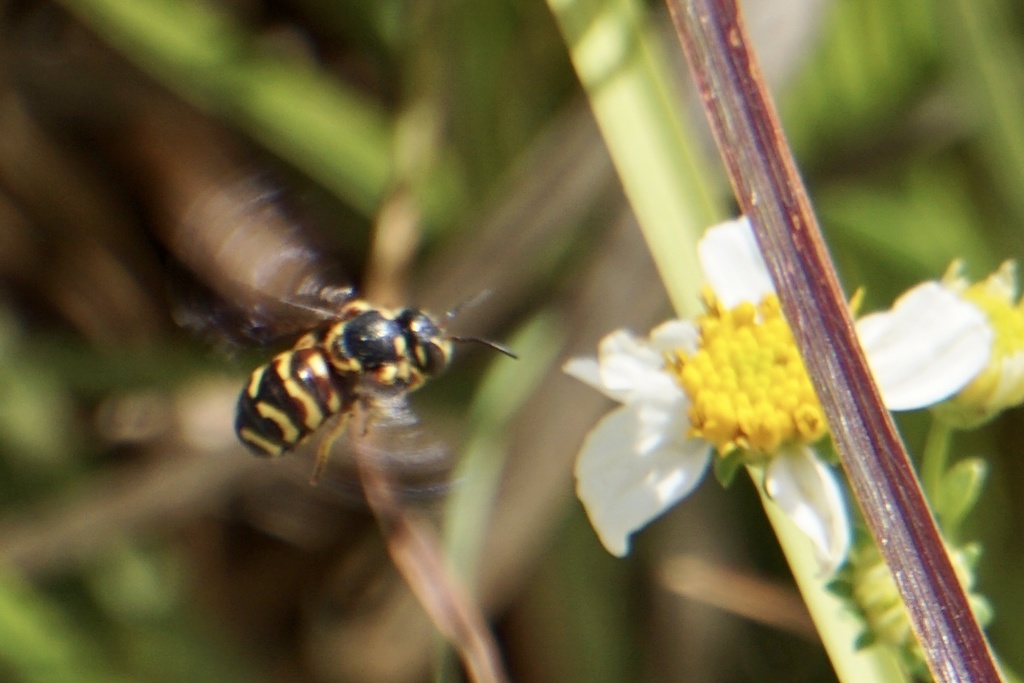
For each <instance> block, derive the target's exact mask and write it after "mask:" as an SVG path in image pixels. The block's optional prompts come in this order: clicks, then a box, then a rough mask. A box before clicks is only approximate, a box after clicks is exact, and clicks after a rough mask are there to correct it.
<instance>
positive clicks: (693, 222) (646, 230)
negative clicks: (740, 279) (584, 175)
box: [548, 0, 722, 315]
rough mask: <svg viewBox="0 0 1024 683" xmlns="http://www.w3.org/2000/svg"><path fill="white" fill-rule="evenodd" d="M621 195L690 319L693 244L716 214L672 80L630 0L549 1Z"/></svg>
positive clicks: (696, 282) (695, 275) (696, 277)
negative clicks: (616, 173) (616, 178)
mask: <svg viewBox="0 0 1024 683" xmlns="http://www.w3.org/2000/svg"><path fill="white" fill-rule="evenodd" d="M548 5H549V6H550V7H551V12H552V13H553V14H554V15H555V18H556V19H557V21H558V25H559V28H560V29H561V31H562V35H563V36H564V38H565V42H566V45H567V46H568V48H569V54H570V57H571V58H572V62H573V66H574V67H575V69H576V73H577V74H578V75H579V79H580V82H581V83H582V85H583V88H584V90H585V91H586V93H587V98H588V99H589V100H590V106H591V109H592V110H593V112H594V116H595V117H596V118H597V123H598V126H599V127H600V129H601V134H602V136H603V137H604V141H605V144H606V145H607V146H608V150H609V152H610V153H611V156H612V161H613V162H614V163H615V167H616V170H617V171H618V174H619V179H620V180H621V181H622V186H623V189H624V190H625V192H626V196H627V197H628V198H629V202H630V205H631V206H632V207H633V212H634V213H635V214H636V217H637V220H638V221H639V223H640V228H641V230H642V231H643V234H644V238H645V239H646V240H647V244H648V246H649V247H650V251H651V255H652V256H653V257H654V262H655V264H656V265H657V267H658V271H659V273H660V274H661V278H662V280H663V281H664V283H665V289H666V290H667V291H668V294H669V297H670V298H671V299H672V303H673V305H674V306H675V309H676V311H677V312H678V313H679V314H680V315H689V314H693V313H696V307H697V301H698V300H699V299H698V291H699V287H700V269H699V268H698V266H697V257H696V252H695V250H694V248H693V245H694V244H696V242H697V238H698V237H699V236H700V234H701V233H702V232H703V230H704V228H706V227H707V226H709V225H711V223H712V222H713V221H714V220H715V219H716V218H718V217H719V216H720V215H721V213H722V209H721V206H720V205H719V202H717V201H716V200H715V198H714V197H715V188H714V186H715V184H716V183H715V181H712V180H711V179H712V178H713V177H715V174H713V173H711V172H710V171H709V169H708V168H707V164H706V163H705V162H704V160H702V159H701V158H700V156H699V155H698V154H697V153H696V152H695V150H694V147H695V146H694V145H693V139H694V138H693V136H691V135H690V133H689V131H687V130H686V129H685V124H686V120H687V118H688V117H687V115H686V112H685V110H684V108H683V106H682V102H683V99H682V97H681V96H680V93H679V92H678V91H677V87H676V80H677V77H676V75H674V74H672V73H671V72H670V71H669V70H668V69H667V68H666V67H665V66H664V65H665V64H668V63H669V60H668V58H667V56H666V55H664V54H663V52H664V46H663V45H662V44H661V43H660V42H659V40H658V36H659V35H660V34H658V33H657V32H655V31H653V30H652V29H651V27H650V26H648V25H646V23H645V22H644V16H645V14H644V7H643V5H642V3H639V2H636V1H635V0H548Z"/></svg>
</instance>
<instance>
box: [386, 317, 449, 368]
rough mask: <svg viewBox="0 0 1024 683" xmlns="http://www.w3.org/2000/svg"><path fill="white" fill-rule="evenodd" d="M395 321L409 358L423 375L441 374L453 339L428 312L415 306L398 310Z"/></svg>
mask: <svg viewBox="0 0 1024 683" xmlns="http://www.w3.org/2000/svg"><path fill="white" fill-rule="evenodd" d="M395 322H397V323H398V324H399V326H401V328H402V331H403V333H404V336H405V342H406V345H407V346H408V350H409V360H410V361H412V363H413V364H414V365H415V366H416V368H417V369H418V370H419V371H420V372H422V373H423V375H424V376H426V377H433V376H435V375H438V374H440V373H441V372H443V371H444V369H445V368H447V367H448V363H450V362H451V359H452V339H451V337H448V336H447V335H446V334H445V331H444V328H443V327H442V326H441V325H439V324H438V323H437V322H436V321H435V320H434V319H433V318H432V317H431V316H430V315H428V314H427V313H425V312H424V311H421V310H420V309H418V308H405V309H402V310H401V311H399V313H398V315H397V316H396V317H395Z"/></svg>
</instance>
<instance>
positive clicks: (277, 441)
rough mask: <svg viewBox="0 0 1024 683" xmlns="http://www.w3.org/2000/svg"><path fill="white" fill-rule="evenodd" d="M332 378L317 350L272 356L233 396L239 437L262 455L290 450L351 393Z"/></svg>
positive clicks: (339, 408)
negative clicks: (238, 393)
mask: <svg viewBox="0 0 1024 683" xmlns="http://www.w3.org/2000/svg"><path fill="white" fill-rule="evenodd" d="M337 377H338V375H337V373H335V372H334V371H333V370H332V369H331V366H330V364H329V363H328V362H327V360H326V358H325V356H324V351H323V350H322V349H319V348H302V349H293V350H291V351H285V352H283V353H280V354H278V355H277V356H274V358H273V359H271V361H270V362H269V363H267V364H266V365H264V366H262V367H259V368H257V369H256V370H255V371H254V372H253V373H252V375H251V376H250V378H249V383H248V384H247V385H246V387H245V389H243V390H242V394H241V395H240V396H239V397H238V411H237V414H236V417H235V432H236V433H237V434H238V438H239V439H240V440H241V441H242V442H243V443H244V444H245V445H246V446H248V447H249V449H250V450H252V451H253V452H254V453H256V454H257V455H262V456H268V457H272V456H277V455H281V454H282V453H285V452H287V451H290V450H292V449H294V448H295V447H296V446H298V445H299V444H300V443H302V441H303V440H305V438H306V437H307V436H309V435H310V434H311V433H312V432H314V431H315V430H316V429H317V428H318V427H320V425H322V424H323V423H324V421H325V420H327V419H328V418H330V417H332V416H333V415H336V414H338V413H339V412H342V410H346V409H348V407H349V404H350V403H351V401H352V397H351V396H349V394H351V393H352V392H351V390H350V389H346V388H345V387H343V386H341V385H340V384H339V382H338V380H337Z"/></svg>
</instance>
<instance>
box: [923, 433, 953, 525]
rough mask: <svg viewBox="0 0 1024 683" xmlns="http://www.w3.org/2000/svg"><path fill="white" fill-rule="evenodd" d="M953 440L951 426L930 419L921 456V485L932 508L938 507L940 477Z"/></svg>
mask: <svg viewBox="0 0 1024 683" xmlns="http://www.w3.org/2000/svg"><path fill="white" fill-rule="evenodd" d="M952 441H953V428H952V427H951V426H950V425H949V424H948V423H947V422H946V421H944V420H932V425H931V429H929V431H928V438H927V440H926V441H925V444H924V455H923V456H922V457H921V486H922V488H924V493H925V496H926V497H927V498H928V500H929V501H930V502H931V505H932V509H933V510H934V509H939V508H940V506H938V503H939V502H940V501H939V496H940V494H941V492H942V479H943V477H944V476H945V474H946V464H947V463H948V461H949V447H950V444H951V443H952Z"/></svg>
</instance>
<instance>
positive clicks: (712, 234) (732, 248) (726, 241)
mask: <svg viewBox="0 0 1024 683" xmlns="http://www.w3.org/2000/svg"><path fill="white" fill-rule="evenodd" d="M697 254H698V257H699V258H700V264H701V267H702V268H703V270H704V277H705V278H706V279H707V281H708V284H709V285H711V289H712V290H714V292H715V296H717V297H718V300H719V301H720V302H721V303H722V305H723V306H725V307H726V308H733V307H734V306H738V305H740V304H741V303H743V302H744V301H749V302H751V303H757V302H759V301H761V299H762V298H764V296H765V295H766V294H771V293H773V292H774V291H775V286H774V285H773V284H772V278H771V276H770V275H769V274H768V266H766V265H765V262H764V257H763V256H762V255H761V248H760V247H759V246H758V244H757V240H756V239H755V238H754V230H753V228H751V227H750V221H749V220H747V217H746V216H740V217H739V218H737V219H736V220H733V221H727V222H725V223H721V224H719V225H716V226H714V227H712V228H708V229H707V231H705V233H704V237H703V238H701V240H700V243H699V244H698V245H697Z"/></svg>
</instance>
